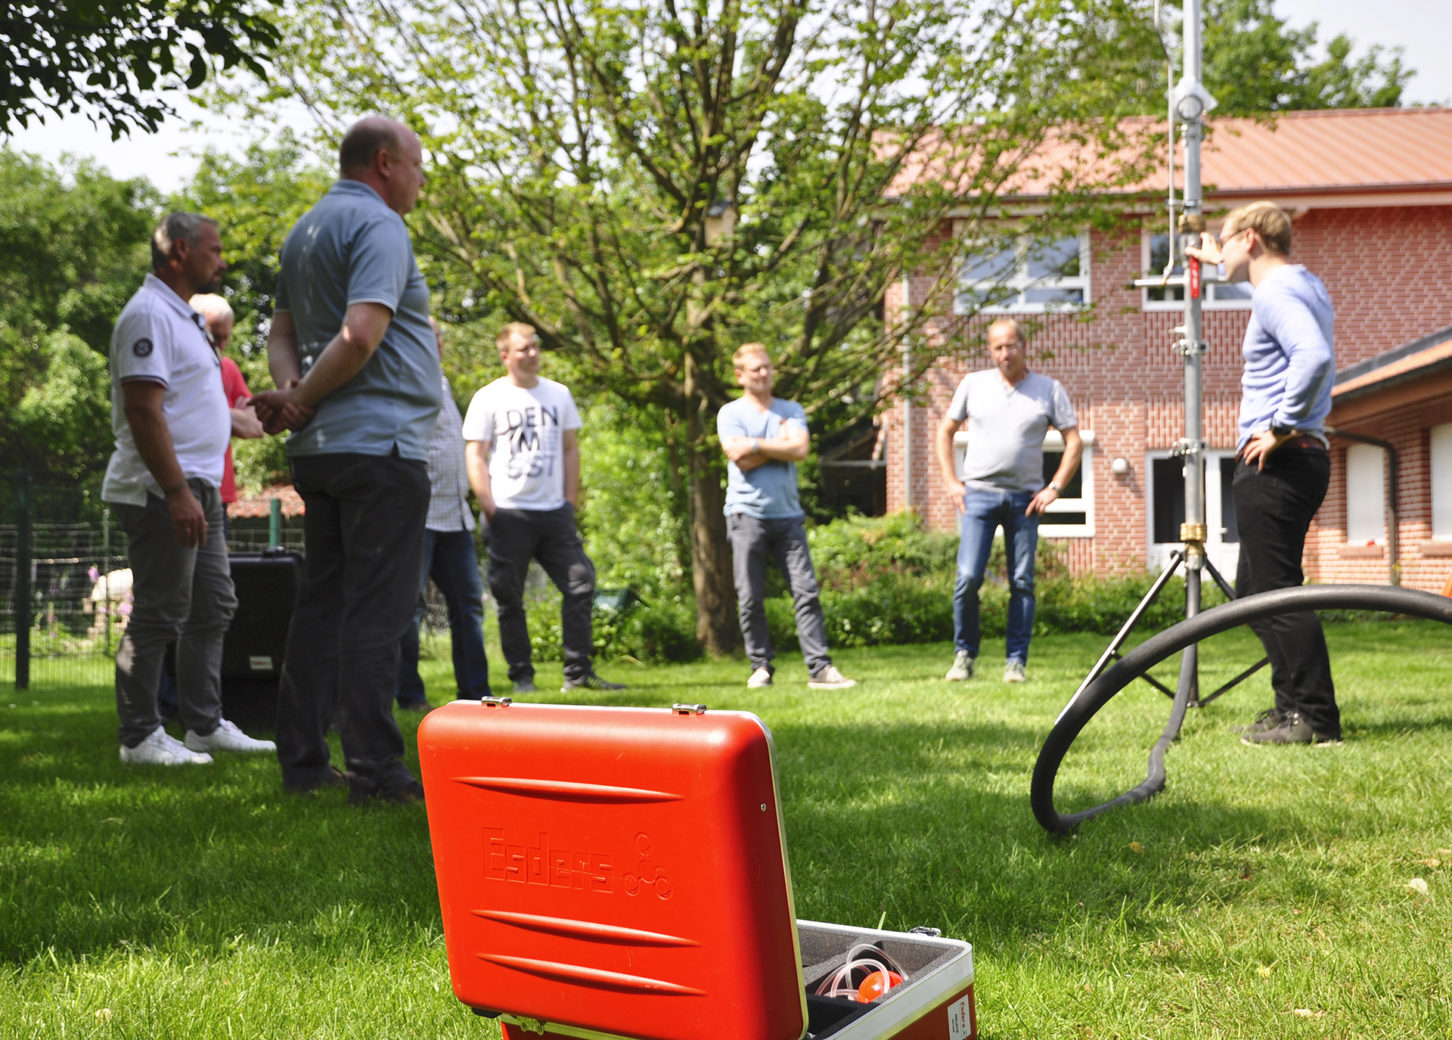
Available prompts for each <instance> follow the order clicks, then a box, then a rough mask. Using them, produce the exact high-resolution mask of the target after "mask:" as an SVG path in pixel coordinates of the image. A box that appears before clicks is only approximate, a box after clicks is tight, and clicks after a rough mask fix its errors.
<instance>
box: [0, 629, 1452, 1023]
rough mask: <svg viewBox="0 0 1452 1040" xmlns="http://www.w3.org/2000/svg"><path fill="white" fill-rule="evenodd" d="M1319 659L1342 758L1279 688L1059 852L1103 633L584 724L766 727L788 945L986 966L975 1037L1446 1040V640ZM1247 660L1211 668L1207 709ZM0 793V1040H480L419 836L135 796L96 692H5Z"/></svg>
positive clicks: (231, 794) (1089, 770)
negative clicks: (1075, 733)
mask: <svg viewBox="0 0 1452 1040" xmlns="http://www.w3.org/2000/svg"><path fill="white" fill-rule="evenodd" d="M1329 636H1330V640H1331V645H1332V660H1333V664H1334V666H1335V669H1336V673H1337V679H1338V683H1339V686H1340V699H1341V703H1342V709H1343V713H1344V719H1345V729H1346V738H1347V742H1346V744H1345V745H1344V746H1342V747H1337V748H1309V747H1293V748H1248V747H1244V746H1242V745H1241V744H1240V743H1239V741H1238V740H1237V739H1236V738H1234V737H1233V736H1231V735H1230V734H1229V733H1228V727H1229V726H1230V725H1232V724H1234V723H1238V722H1244V721H1248V720H1249V719H1250V717H1251V716H1253V715H1254V713H1255V712H1256V711H1257V710H1259V709H1260V708H1262V707H1265V706H1267V705H1268V704H1269V693H1268V685H1267V681H1266V679H1265V677H1264V674H1263V673H1262V674H1261V675H1258V676H1257V677H1255V678H1254V679H1253V680H1251V681H1250V682H1249V683H1247V684H1246V685H1245V686H1243V687H1240V688H1238V689H1237V690H1235V691H1233V692H1231V693H1229V694H1227V695H1226V696H1225V697H1223V698H1222V699H1220V700H1218V701H1216V702H1214V703H1213V704H1210V705H1208V706H1207V707H1205V708H1203V709H1201V710H1197V711H1192V712H1191V713H1190V717H1189V718H1188V720H1187V722H1186V725H1185V729H1184V732H1183V734H1182V736H1181V739H1180V741H1179V742H1178V743H1177V744H1176V746H1175V747H1173V748H1172V749H1171V751H1170V752H1169V754H1168V756H1167V760H1166V761H1167V767H1168V771H1169V781H1168V786H1167V788H1166V790H1165V792H1164V793H1163V794H1161V795H1160V796H1158V797H1156V798H1154V799H1153V800H1151V801H1150V802H1148V803H1145V804H1142V805H1137V806H1132V807H1129V808H1126V809H1121V810H1117V811H1114V812H1112V813H1109V814H1107V815H1106V816H1103V817H1100V818H1098V819H1095V820H1091V821H1089V822H1088V823H1087V824H1085V825H1084V827H1083V828H1082V829H1081V831H1080V832H1079V833H1078V834H1077V835H1076V836H1075V837H1073V838H1071V839H1067V840H1052V839H1050V838H1049V837H1048V836H1047V835H1046V834H1045V833H1044V832H1043V831H1042V830H1040V829H1039V827H1038V825H1037V824H1036V823H1035V822H1034V820H1033V818H1032V816H1031V815H1030V813H1029V807H1028V790H1029V775H1030V772H1031V770H1032V768H1033V764H1034V760H1035V758H1036V756H1037V754H1038V749H1039V747H1040V745H1041V743H1042V741H1043V738H1044V735H1045V733H1046V732H1047V731H1048V728H1049V726H1050V725H1051V724H1052V722H1053V719H1054V717H1055V716H1056V715H1057V714H1058V712H1059V710H1060V709H1061V708H1062V707H1063V706H1064V704H1065V702H1066V701H1067V700H1068V697H1069V695H1070V694H1071V693H1072V692H1073V690H1074V688H1075V687H1076V686H1077V685H1078V683H1079V681H1080V679H1081V678H1082V676H1083V673H1084V672H1085V670H1086V669H1087V668H1088V667H1089V665H1090V664H1092V663H1093V661H1094V660H1095V659H1096V658H1097V656H1098V654H1099V653H1100V651H1101V650H1102V649H1103V642H1104V641H1103V640H1102V639H1101V638H1099V637H1092V636H1059V637H1049V636H1044V637H1040V638H1038V639H1037V640H1036V641H1035V644H1034V656H1033V660H1032V661H1031V662H1030V668H1029V673H1030V680H1031V681H1030V682H1029V683H1027V684H1025V685H1023V686H1019V687H1011V686H1005V685H1003V684H1002V683H1001V682H1000V681H999V668H997V667H995V666H993V665H992V664H988V665H987V666H986V667H985V668H984V669H983V671H984V672H985V673H986V674H984V675H982V676H981V677H980V678H978V679H975V680H974V681H973V682H971V683H969V684H965V685H961V686H960V685H949V684H946V683H943V682H941V681H940V677H941V675H942V673H943V672H944V671H945V670H946V669H947V667H948V664H949V663H950V660H951V656H952V655H951V653H950V651H949V648H948V647H946V646H944V645H938V646H933V647H893V648H876V649H870V650H861V651H854V652H846V653H841V654H839V655H837V662H838V664H840V665H841V666H842V668H843V670H844V671H846V672H847V673H848V674H850V675H853V676H856V677H859V678H861V679H862V680H863V682H862V685H861V686H859V687H858V688H857V689H854V690H848V691H841V692H827V693H823V692H815V691H808V690H807V689H806V687H805V684H804V680H805V671H804V669H803V667H802V664H801V660H800V658H799V657H787V658H784V659H783V660H782V661H781V662H780V664H781V670H780V671H779V672H778V676H777V685H776V687H775V688H774V689H771V690H767V691H748V690H746V689H745V688H744V682H745V679H746V673H747V669H746V668H745V667H744V665H743V664H742V663H741V662H728V663H725V664H698V665H690V666H679V667H661V668H649V669H646V668H639V667H636V666H633V665H629V664H623V663H620V662H611V663H609V664H607V665H602V668H601V670H602V671H603V672H604V673H605V674H606V675H607V677H609V678H613V679H618V680H625V681H628V682H629V683H630V684H631V689H630V691H629V692H628V693H626V694H618V695H612V696H611V697H609V698H601V697H598V696H597V697H594V698H590V699H591V700H593V701H595V702H597V703H599V702H605V703H621V704H646V705H668V704H670V703H672V702H674V701H692V702H704V703H706V704H708V705H710V706H713V707H717V708H739V709H746V710H750V711H754V712H756V713H757V714H759V715H760V716H761V717H762V718H763V719H764V720H765V721H766V723H767V725H768V726H769V727H770V728H771V730H772V732H773V734H774V737H775V741H776V750H777V755H778V761H777V767H778V772H779V776H780V785H781V792H782V800H783V804H784V810H785V814H786V832H787V840H788V847H789V849H790V854H791V866H792V873H793V882H794V885H795V892H796V906H797V913H798V916H800V917H803V918H811V919H816V920H823V921H835V922H841V923H846V924H854V925H864V926H869V927H871V926H877V925H878V924H879V923H881V925H882V926H883V927H886V928H892V929H906V928H911V927H912V926H914V925H919V924H929V925H935V926H937V927H939V928H941V929H942V930H943V931H944V933H945V934H948V935H951V936H955V937H958V938H963V939H966V940H968V941H970V942H971V943H972V944H973V946H974V960H975V964H976V968H977V987H976V989H977V1000H978V1010H979V1026H980V1035H981V1036H982V1037H984V1038H1005V1037H1021V1038H1041V1037H1072V1038H1084V1037H1126V1038H1129V1037H1135V1038H1138V1037H1145V1038H1156V1040H1160V1038H1176V1037H1179V1038H1187V1040H1189V1038H1194V1040H1205V1038H1214V1037H1227V1038H1229V1037H1266V1038H1281V1037H1348V1038H1350V1037H1357V1038H1361V1037H1387V1038H1398V1040H1401V1038H1410V1037H1429V1038H1431V1037H1436V1038H1447V1037H1452V797H1449V791H1452V788H1449V776H1452V768H1449V767H1452V633H1449V632H1448V631H1447V629H1446V628H1445V627H1443V626H1438V625H1435V624H1432V623H1430V622H1426V623H1423V622H1409V623H1391V622H1378V623H1369V624H1368V623H1362V624H1354V625H1353V624H1342V625H1337V626H1333V627H1332V628H1331V629H1330V631H1329ZM1255 649H1256V647H1255V645H1254V641H1253V638H1252V637H1250V636H1249V635H1248V633H1245V632H1232V633H1227V634H1225V635H1223V636H1219V637H1216V638H1215V639H1213V640H1211V641H1210V642H1209V643H1207V644H1205V645H1204V648H1203V652H1202V661H1203V673H1204V676H1205V684H1206V686H1207V687H1209V686H1212V685H1214V684H1215V682H1216V681H1217V679H1218V678H1220V677H1222V676H1228V675H1230V674H1233V673H1234V672H1236V671H1238V670H1239V669H1240V668H1241V667H1244V666H1245V665H1247V664H1249V663H1251V661H1252V660H1253V659H1254V658H1253V656H1252V655H1253V654H1254V653H1255ZM993 650H994V652H995V653H997V652H1001V648H1000V647H998V646H995V647H994V648H993ZM985 663H987V662H986V659H985ZM555 668H556V669H557V668H558V666H555ZM1165 670H1166V672H1167V673H1170V672H1172V669H1171V668H1168V667H1167V668H1166V669H1165ZM447 673H448V664H447V654H446V653H444V654H440V655H439V656H438V657H437V658H436V659H435V660H433V661H429V662H427V663H426V671H425V676H426V678H428V679H429V680H430V687H431V689H432V690H435V691H438V693H436V697H437V696H438V695H440V694H441V693H442V691H443V690H444V689H445V688H446V686H447V685H448V683H447V681H446V677H447ZM551 679H553V680H554V681H555V682H557V681H558V671H557V670H555V671H553V672H551V671H549V670H542V671H541V675H540V680H541V683H540V688H541V690H544V689H548V688H550V687H549V682H550V680H551ZM1171 681H1173V679H1171ZM541 699H550V698H543V697H542V698H541ZM557 699H566V698H557ZM570 699H575V700H584V699H585V698H578V697H575V698H570ZM1168 707H1169V702H1168V700H1167V699H1166V698H1165V697H1164V696H1163V695H1161V694H1159V693H1157V692H1154V691H1152V690H1150V689H1149V688H1148V687H1147V686H1145V685H1144V684H1136V685H1135V686H1132V687H1131V688H1130V689H1129V690H1127V691H1126V692H1125V693H1123V694H1121V695H1120V696H1119V697H1118V698H1116V699H1115V700H1114V701H1113V702H1111V704H1110V705H1109V706H1108V707H1107V708H1106V709H1105V710H1104V711H1103V712H1102V713H1101V714H1100V716H1099V717H1098V718H1096V719H1095V720H1094V721H1093V722H1092V723H1091V724H1090V726H1089V728H1088V729H1087V730H1086V731H1085V733H1084V735H1083V737H1082V738H1081V740H1080V742H1079V743H1078V744H1076V746H1075V748H1074V749H1073V750H1072V751H1071V752H1070V755H1069V757H1068V759H1067V760H1066V762H1065V766H1064V770H1063V772H1062V774H1061V780H1060V787H1059V791H1060V794H1059V799H1060V801H1059V804H1060V807H1061V808H1065V809H1073V808H1082V807H1084V806H1087V805H1089V804H1093V803H1096V802H1099V801H1103V800H1104V799H1106V798H1108V797H1110V796H1112V795H1115V794H1118V793H1119V792H1120V791H1122V790H1124V789H1126V788H1128V787H1131V786H1133V785H1134V784H1136V783H1138V782H1139V781H1140V780H1141V779H1142V778H1143V776H1144V765H1145V758H1146V754H1147V752H1148V749H1149V747H1150V745H1151V743H1153V740H1154V738H1155V737H1156V736H1157V735H1158V733H1159V730H1160V729H1161V728H1162V727H1163V725H1164V721H1165V717H1166V714H1167V712H1168ZM416 724H417V720H416V719H414V720H412V721H409V722H406V723H405V725H406V727H408V728H412V727H414V726H416ZM410 738H411V734H410ZM410 746H412V739H410ZM0 781H3V782H0V1038H4V1040H8V1038H11V1037H27V1038H29V1037H36V1038H46V1040H53V1038H59V1037H105V1038H121V1037H125V1038H137V1040H157V1038H172V1037H175V1038H188V1040H192V1038H196V1040H209V1038H218V1040H220V1038H232V1037H245V1038H265V1040H331V1038H340V1040H341V1038H353V1037H360V1038H361V1037H367V1038H375V1037H376V1038H394V1037H397V1038H414V1037H417V1038H427V1040H447V1038H469V1040H489V1038H493V1037H496V1036H497V1032H496V1029H495V1027H494V1026H493V1025H492V1024H490V1023H488V1022H486V1021H484V1020H481V1019H479V1018H476V1017H475V1016H474V1015H472V1014H470V1013H469V1012H468V1011H467V1009H465V1008H464V1007H463V1006H462V1005H460V1004H459V1003H458V1002H457V1001H456V1000H455V998H454V997H453V995H452V993H451V992H450V989H449V982H448V973H447V968H446V965H445V961H444V950H443V939H442V933H441V930H440V924H439V911H438V901H437V896H436V893H435V890H434V883H433V873H432V867H431V862H430V854H429V844H428V830H427V823H426V820H425V816H424V811H423V809H422V807H418V806H413V807H408V808H404V809H380V810H366V811H360V810H356V809H351V808H349V807H348V806H347V804H346V802H345V800H344V798H343V797H342V793H341V792H327V793H326V794H325V795H324V796H323V797H320V798H318V799H317V800H315V801H300V800H296V799H291V798H286V797H284V796H283V794H282V793H281V789H280V784H279V780H278V775H277V769H276V765H275V763H274V762H273V761H272V760H271V758H270V757H269V756H260V757H256V758H250V759H241V758H237V757H232V758H223V759H219V761H218V762H217V764H216V765H215V766H213V767H212V768H209V769H187V770H174V771H173V770H167V771H161V770H154V769H153V770H144V769H139V768H136V767H123V766H121V765H120V763H119V761H118V759H117V754H116V742H115V713H114V707H113V704H112V695H111V692H110V690H109V687H108V686H107V685H106V684H104V683H98V684H96V685H87V686H63V687H54V686H47V687H44V688H39V689H34V690H28V691H15V690H13V689H10V690H4V691H0ZM1414 879H1420V881H1421V882H1422V883H1423V884H1424V885H1425V892H1423V891H1419V889H1420V888H1421V887H1422V885H1414V884H1413V882H1414Z"/></svg>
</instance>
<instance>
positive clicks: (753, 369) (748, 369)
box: [738, 362, 771, 372]
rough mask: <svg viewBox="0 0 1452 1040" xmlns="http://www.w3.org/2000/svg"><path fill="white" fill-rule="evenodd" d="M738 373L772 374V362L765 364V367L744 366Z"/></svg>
mask: <svg viewBox="0 0 1452 1040" xmlns="http://www.w3.org/2000/svg"><path fill="white" fill-rule="evenodd" d="M738 371H741V372H770V371H771V364H770V362H768V363H767V364H764V365H742V366H741V368H740V369H739V370H738Z"/></svg>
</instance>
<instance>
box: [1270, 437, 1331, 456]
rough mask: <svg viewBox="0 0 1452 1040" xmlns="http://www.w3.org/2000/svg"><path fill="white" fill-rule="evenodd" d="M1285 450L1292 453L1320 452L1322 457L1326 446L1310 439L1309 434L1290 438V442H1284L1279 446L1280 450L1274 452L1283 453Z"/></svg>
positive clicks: (1314, 439) (1312, 438)
mask: <svg viewBox="0 0 1452 1040" xmlns="http://www.w3.org/2000/svg"><path fill="white" fill-rule="evenodd" d="M1287 449H1290V450H1292V451H1315V452H1320V453H1321V454H1323V455H1324V454H1325V453H1326V445H1324V444H1322V443H1321V442H1320V441H1318V440H1317V439H1316V438H1315V437H1312V436H1311V435H1310V434H1306V433H1303V434H1300V435H1298V436H1295V437H1292V438H1291V439H1290V440H1288V441H1285V442H1284V443H1283V444H1281V446H1280V448H1278V449H1276V450H1278V451H1285V450H1287Z"/></svg>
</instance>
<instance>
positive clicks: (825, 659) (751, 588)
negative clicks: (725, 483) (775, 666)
mask: <svg viewBox="0 0 1452 1040" xmlns="http://www.w3.org/2000/svg"><path fill="white" fill-rule="evenodd" d="M726 535H727V537H728V538H729V539H730V541H731V574H732V578H733V579H734V581H735V584H736V611H737V615H738V617H739V618H740V621H741V638H742V641H743V642H744V643H745V644H746V656H747V658H748V659H749V660H750V661H751V667H752V668H753V669H756V668H766V667H769V666H770V665H771V659H772V657H773V656H774V651H773V649H772V645H771V635H770V633H769V632H768V631H767V627H766V564H767V561H768V560H772V561H774V562H775V563H776V566H777V569H778V570H779V571H781V573H782V576H783V577H785V578H786V580H787V587H788V588H789V589H791V593H792V605H793V606H794V607H795V609H796V618H797V641H798V642H799V643H801V645H802V657H803V658H805V660H806V662H807V674H808V675H816V674H817V673H818V672H819V671H821V670H822V669H823V668H825V667H827V666H828V665H829V664H831V663H832V658H831V657H829V656H828V655H827V626H826V624H825V622H824V621H823V619H822V598H821V595H820V592H819V591H818V588H817V572H816V570H815V569H814V568H813V567H812V556H811V553H809V552H808V551H807V531H806V528H805V527H804V526H803V525H802V518H801V517H799V516H792V517H773V518H768V519H761V518H758V517H754V516H747V515H745V514H744V513H733V514H731V515H729V516H727V517H726Z"/></svg>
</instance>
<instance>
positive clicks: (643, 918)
mask: <svg viewBox="0 0 1452 1040" xmlns="http://www.w3.org/2000/svg"><path fill="white" fill-rule="evenodd" d="M418 745H419V760H420V764H421V766H422V771H423V783H424V792H425V800H426V804H427V808H428V818H429V833H430V835H431V837H432V841H433V849H434V868H435V872H436V875H437V879H438V886H439V903H440V907H441V909H442V911H443V923H444V942H445V945H446V947H447V949H448V957H449V973H450V976H451V978H452V981H453V987H454V993H455V994H456V995H457V996H458V998H459V999H460V1000H462V1001H463V1002H464V1003H466V1004H468V1005H470V1006H471V1007H474V1008H475V1009H477V1010H481V1011H488V1012H502V1013H506V1014H508V1015H510V1016H511V1017H515V1018H522V1019H537V1020H540V1021H543V1022H546V1023H555V1024H559V1025H561V1026H568V1027H573V1028H574V1029H578V1030H588V1031H594V1032H600V1033H606V1034H614V1035H621V1036H629V1037H642V1038H656V1040H797V1038H799V1037H801V1036H802V1035H803V1034H804V1033H805V1032H806V1007H805V998H804V995H803V984H802V977H801V967H800V962H799V958H798V950H797V934H796V924H795V916H794V913H793V909H792V899H791V881H790V877H789V874H788V870H787V860H786V843H785V840H784V839H783V835H782V827H781V811H780V803H779V800H778V797H777V790H776V776H775V771H774V769H773V763H772V748H771V735H770V734H769V733H768V731H767V729H766V727H765V726H764V725H763V724H762V722H761V720H760V719H758V718H757V717H756V716H754V715H751V714H748V713H745V712H730V711H705V710H704V709H702V708H698V707H690V708H680V707H678V708H676V709H665V708H597V707H573V706H563V705H547V704H509V703H508V702H501V701H487V700H486V701H485V702H483V703H482V704H481V703H479V702H471V701H455V702H454V703H452V704H448V705H445V706H444V707H442V708H439V709H437V710H435V711H433V712H430V713H429V714H428V715H427V716H426V717H425V719H424V721H423V724H422V725H421V726H420V727H419V731H418Z"/></svg>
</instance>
